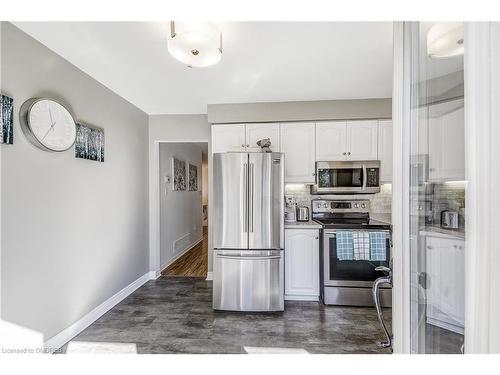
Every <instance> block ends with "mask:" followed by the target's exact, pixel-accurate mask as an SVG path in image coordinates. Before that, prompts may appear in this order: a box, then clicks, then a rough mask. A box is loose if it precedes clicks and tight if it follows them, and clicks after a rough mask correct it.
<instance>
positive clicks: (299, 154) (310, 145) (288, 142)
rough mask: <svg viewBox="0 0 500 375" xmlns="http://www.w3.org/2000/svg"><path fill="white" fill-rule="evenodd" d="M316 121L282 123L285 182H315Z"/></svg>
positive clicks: (281, 136)
mask: <svg viewBox="0 0 500 375" xmlns="http://www.w3.org/2000/svg"><path fill="white" fill-rule="evenodd" d="M314 132H315V129H314V122H294V123H286V124H280V140H281V152H283V153H285V182H300V183H304V184H308V183H309V184H311V183H314V180H315V179H314V168H315V164H314V163H315V160H314V159H315V142H314V141H315V139H314Z"/></svg>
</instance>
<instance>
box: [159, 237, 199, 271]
mask: <svg viewBox="0 0 500 375" xmlns="http://www.w3.org/2000/svg"><path fill="white" fill-rule="evenodd" d="M201 241H203V237H202V238H200V239H199V240H197V241H195V242H194V243H193V244H192V245H191V246H188V247H186V250H183V251H182V253H179V254H177V255H176V256H175V257H173V258H172V259H170V260H169V261H168V262H166V263H165V264H163V265H162V266H161V267H160V269H161V271H163V270H164V269H165V268H167V267H168V266H170V265H171V264H172V263H174V262H175V261H176V260H177V259H179V258H180V257H181V256H183V255H184V254H186V253H187V252H188V251H189V250H191V249H192V248H193V247H195V246H196V245H198V244H199V243H200V242H201ZM161 271H160V274H161Z"/></svg>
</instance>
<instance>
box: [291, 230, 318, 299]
mask: <svg viewBox="0 0 500 375" xmlns="http://www.w3.org/2000/svg"><path fill="white" fill-rule="evenodd" d="M318 298H319V231H318V230H317V229H286V230H285V299H287V300H309V301H311V300H312V301H317V300H318Z"/></svg>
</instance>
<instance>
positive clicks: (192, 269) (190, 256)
mask: <svg viewBox="0 0 500 375" xmlns="http://www.w3.org/2000/svg"><path fill="white" fill-rule="evenodd" d="M207 271H208V227H206V226H204V227H203V239H202V241H201V242H199V243H198V244H197V245H195V246H194V247H193V248H191V249H190V250H189V251H188V252H187V253H185V254H184V255H182V256H181V257H180V258H179V259H177V260H176V261H175V262H174V263H172V264H171V265H169V266H168V267H167V268H165V269H164V270H162V272H161V275H162V276H190V277H206V276H207Z"/></svg>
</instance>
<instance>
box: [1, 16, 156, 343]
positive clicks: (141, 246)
mask: <svg viewBox="0 0 500 375" xmlns="http://www.w3.org/2000/svg"><path fill="white" fill-rule="evenodd" d="M2 28H3V29H2V45H1V47H2V55H1V58H2V65H1V68H2V70H1V75H2V91H3V92H4V93H5V94H8V95H11V96H12V97H13V98H14V103H15V111H16V116H15V128H14V132H15V139H14V144H13V145H1V147H0V149H1V153H2V157H1V183H2V186H1V207H2V211H1V216H2V220H1V223H2V238H1V241H2V262H1V266H2V290H1V293H2V311H1V313H2V318H3V319H5V320H7V321H9V322H13V323H16V324H19V325H21V326H24V327H27V328H30V329H33V330H36V331H39V332H42V333H43V335H44V337H45V340H46V339H48V338H50V337H52V336H54V335H55V334H57V333H59V332H60V331H61V330H63V329H65V328H67V327H68V326H69V325H71V324H72V323H74V322H75V321H77V320H78V319H80V318H81V317H82V316H84V315H85V314H87V313H88V312H90V311H91V310H92V309H94V308H95V307H97V306H98V305H99V304H101V303H102V302H103V301H105V300H106V299H108V298H109V297H111V296H112V295H114V294H115V293H116V292H118V291H119V290H121V289H122V288H124V287H125V286H127V285H128V284H130V283H131V282H132V281H134V280H136V279H137V278H139V277H140V276H142V275H144V274H145V273H146V272H148V231H147V228H148V216H147V210H148V207H147V194H148V192H147V124H148V117H147V115H146V114H145V113H143V112H142V111H140V110H138V109H137V108H136V107H134V106H133V105H131V104H130V103H128V102H127V101H125V100H124V99H122V98H121V97H119V96H117V95H116V94H114V93H113V92H111V91H110V90H108V89H107V88H105V87H104V86H102V85H101V84H99V83H98V82H97V81H95V80H94V79H92V78H91V77H89V76H88V75H86V74H85V73H83V72H82V71H80V70H78V69H77V68H76V67H74V66H73V65H71V64H70V63H68V62H67V61H66V60H64V59H62V58H61V57H59V56H58V55H56V54H55V53H53V52H52V51H50V50H49V49H48V48H46V47H45V46H43V45H41V44H40V43H38V42H37V41H35V40H34V39H32V38H31V37H29V36H28V35H26V34H24V33H23V32H21V31H20V30H18V29H17V28H15V27H14V26H13V25H11V24H8V23H2ZM38 96H51V97H55V98H58V99H62V100H64V101H66V102H68V103H69V104H70V105H71V108H72V110H73V112H74V113H75V116H76V117H77V119H78V120H81V121H84V122H86V123H89V124H94V125H97V126H100V127H102V128H104V131H105V140H106V150H105V162H104V163H98V162H93V161H89V160H83V159H76V158H75V156H74V150H69V151H67V152H63V153H50V152H45V151H42V150H40V149H38V148H36V147H35V146H33V145H32V144H31V143H29V142H28V141H27V140H26V138H25V137H24V135H23V134H22V132H21V129H20V126H19V120H18V116H17V113H18V111H19V107H20V105H21V104H22V103H23V102H24V101H25V100H27V99H28V98H30V97H38Z"/></svg>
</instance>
